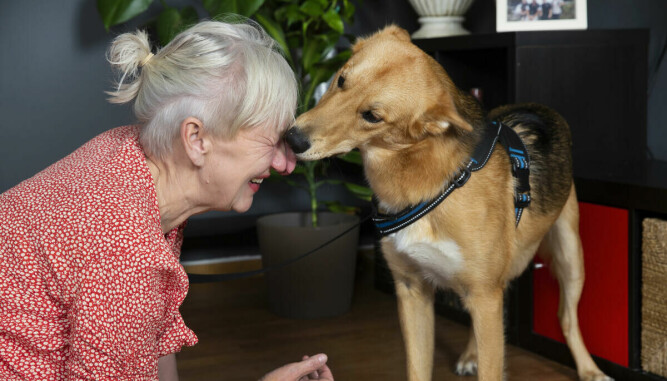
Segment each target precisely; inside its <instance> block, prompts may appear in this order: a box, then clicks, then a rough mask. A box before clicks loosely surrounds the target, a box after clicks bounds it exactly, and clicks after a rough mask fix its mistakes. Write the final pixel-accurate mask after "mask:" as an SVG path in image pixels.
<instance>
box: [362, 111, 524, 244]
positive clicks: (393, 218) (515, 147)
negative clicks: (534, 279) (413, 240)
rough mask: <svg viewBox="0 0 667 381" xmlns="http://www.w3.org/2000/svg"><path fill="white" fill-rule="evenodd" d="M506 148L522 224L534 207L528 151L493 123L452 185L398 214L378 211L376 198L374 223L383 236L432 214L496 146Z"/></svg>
mask: <svg viewBox="0 0 667 381" xmlns="http://www.w3.org/2000/svg"><path fill="white" fill-rule="evenodd" d="M498 141H500V143H501V144H502V145H503V147H505V150H506V151H507V154H508V155H509V157H510V162H511V163H512V175H513V176H514V177H515V178H516V179H517V181H516V187H515V189H514V213H515V216H516V225H519V221H520V220H521V214H522V213H523V209H524V208H526V207H528V206H529V205H530V183H529V176H530V159H529V158H528V151H527V150H526V146H525V145H524V144H523V141H522V140H521V138H520V137H519V135H518V134H517V133H516V132H515V131H514V130H513V129H512V128H510V127H507V126H506V125H504V124H502V123H500V122H496V121H493V122H491V123H489V124H488V125H487V128H486V130H485V131H484V136H483V137H482V140H481V142H480V143H479V144H478V145H477V147H475V151H474V153H473V155H472V157H471V158H470V161H469V162H468V164H466V166H465V167H464V168H463V169H461V170H460V171H459V173H458V174H457V175H456V176H455V180H454V181H452V182H451V183H450V184H445V185H446V186H445V190H444V192H442V193H441V194H440V195H439V196H438V197H436V198H434V199H433V200H431V201H425V202H422V203H420V204H418V205H415V206H410V207H407V208H405V209H403V210H402V211H400V212H398V213H396V214H382V213H380V212H379V211H378V201H377V199H376V198H375V197H374V198H373V208H374V216H373V222H374V223H375V227H376V228H377V230H378V232H379V233H380V235H381V236H386V235H389V234H391V233H395V232H397V231H399V230H401V229H403V228H404V227H406V226H408V225H410V224H412V223H413V222H415V221H417V220H418V219H420V218H421V217H423V216H425V215H426V214H427V213H428V212H430V211H431V210H433V209H434V208H435V207H436V206H438V205H439V204H440V203H441V202H442V201H443V200H444V199H445V198H447V196H449V195H450V194H451V193H452V192H453V191H454V190H455V189H457V188H461V187H462V186H464V185H465V183H466V182H468V179H470V174H471V173H472V172H475V171H479V170H480V169H482V168H484V166H485V165H486V163H487V162H488V161H489V158H490V157H491V154H492V153H493V150H494V148H495V147H496V143H497V142H498Z"/></svg>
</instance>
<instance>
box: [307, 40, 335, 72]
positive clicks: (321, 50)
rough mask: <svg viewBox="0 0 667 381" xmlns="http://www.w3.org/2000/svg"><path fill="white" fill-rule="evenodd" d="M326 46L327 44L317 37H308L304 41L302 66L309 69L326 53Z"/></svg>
mask: <svg viewBox="0 0 667 381" xmlns="http://www.w3.org/2000/svg"><path fill="white" fill-rule="evenodd" d="M327 48H328V44H327V43H326V42H324V41H322V39H319V38H310V39H308V40H306V41H304V46H303V57H302V58H301V62H302V63H303V68H304V69H305V70H306V71H309V70H310V68H311V67H312V66H313V65H314V64H315V63H316V62H318V61H319V60H320V59H322V57H323V55H324V54H326V50H327Z"/></svg>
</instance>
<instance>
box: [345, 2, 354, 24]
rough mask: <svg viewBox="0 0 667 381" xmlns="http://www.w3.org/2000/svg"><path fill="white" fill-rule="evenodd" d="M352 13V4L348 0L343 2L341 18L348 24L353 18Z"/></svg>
mask: <svg viewBox="0 0 667 381" xmlns="http://www.w3.org/2000/svg"><path fill="white" fill-rule="evenodd" d="M354 11H355V8H354V4H352V3H351V2H350V1H349V0H345V1H343V13H342V16H343V19H344V20H345V21H346V22H348V23H351V22H352V17H353V16H354Z"/></svg>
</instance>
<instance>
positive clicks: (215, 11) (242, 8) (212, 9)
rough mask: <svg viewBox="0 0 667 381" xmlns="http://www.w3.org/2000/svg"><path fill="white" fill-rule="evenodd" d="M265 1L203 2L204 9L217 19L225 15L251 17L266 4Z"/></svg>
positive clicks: (218, 0) (223, 0)
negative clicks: (233, 14)
mask: <svg viewBox="0 0 667 381" xmlns="http://www.w3.org/2000/svg"><path fill="white" fill-rule="evenodd" d="M264 1H265V0H202V2H203V4H204V9H206V11H208V13H209V14H210V15H211V17H213V18H216V17H220V16H222V15H225V14H229V13H235V14H237V15H241V16H245V17H251V16H252V15H254V14H255V12H257V10H258V9H259V8H260V7H261V6H262V5H263V4H264Z"/></svg>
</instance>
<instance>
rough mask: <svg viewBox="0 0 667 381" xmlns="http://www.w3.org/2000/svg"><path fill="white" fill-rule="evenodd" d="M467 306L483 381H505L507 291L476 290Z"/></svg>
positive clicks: (470, 294)
mask: <svg viewBox="0 0 667 381" xmlns="http://www.w3.org/2000/svg"><path fill="white" fill-rule="evenodd" d="M464 302H465V304H466V307H467V308H468V310H469V311H470V316H471V317H472V324H473V330H474V332H475V341H476V342H477V355H478V362H477V374H478V377H479V378H478V380H479V381H501V380H502V379H503V371H504V367H503V363H504V359H505V337H504V332H503V290H502V288H500V287H499V288H497V289H492V290H472V291H471V292H470V293H469V294H468V295H467V296H466V297H465V298H464Z"/></svg>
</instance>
